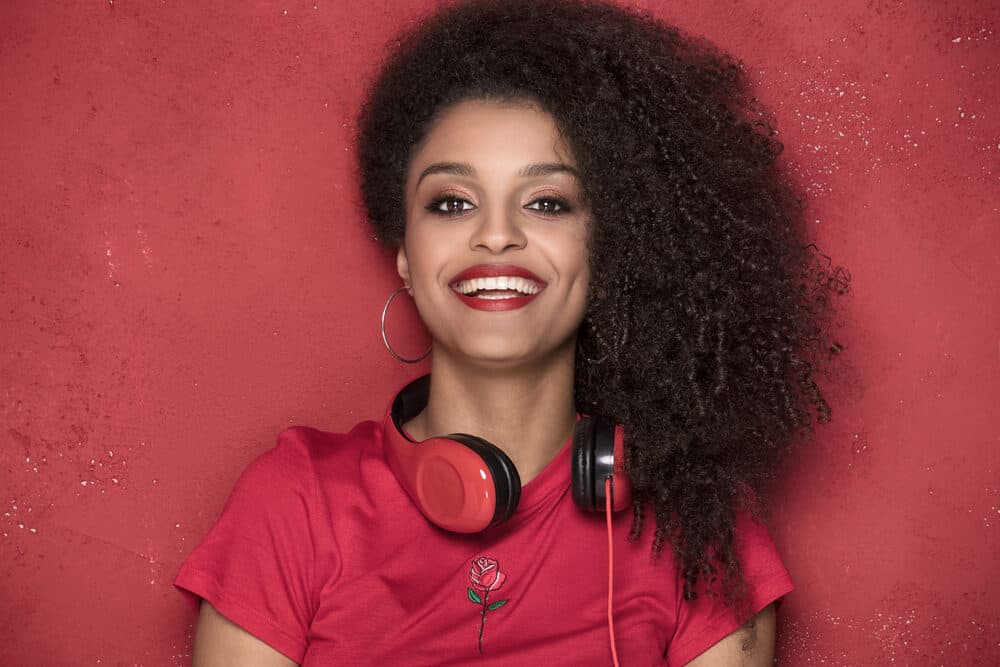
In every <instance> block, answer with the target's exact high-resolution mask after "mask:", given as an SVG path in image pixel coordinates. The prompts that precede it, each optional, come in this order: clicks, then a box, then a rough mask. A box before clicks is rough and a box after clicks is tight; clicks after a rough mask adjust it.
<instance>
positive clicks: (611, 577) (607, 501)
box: [604, 477, 619, 667]
mask: <svg viewBox="0 0 1000 667" xmlns="http://www.w3.org/2000/svg"><path fill="white" fill-rule="evenodd" d="M604 515H605V516H606V517H607V520H608V634H609V635H610V636H611V662H612V664H613V665H614V667H619V664H618V649H617V647H616V646H615V618H614V613H613V612H612V606H611V601H612V599H613V597H614V596H613V593H614V589H615V549H614V543H613V542H612V539H611V478H610V477H607V478H605V480H604Z"/></svg>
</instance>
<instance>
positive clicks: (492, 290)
mask: <svg viewBox="0 0 1000 667" xmlns="http://www.w3.org/2000/svg"><path fill="white" fill-rule="evenodd" d="M546 285H547V283H546V282H545V281H544V280H542V279H541V278H539V277H538V276H537V275H535V274H534V273H532V272H531V271H528V270H527V269H525V268H524V267H521V266H517V265H514V264H477V265H476V266H471V267H469V268H467V269H465V270H464V271H462V272H461V273H459V274H458V275H457V276H455V277H454V278H452V279H451V282H450V283H449V286H450V287H451V289H452V292H453V293H454V294H455V296H457V297H458V298H459V300H461V301H462V303H464V304H465V305H467V306H469V307H470V308H475V309H476V310H487V311H498V310H516V309H518V308H523V307H524V306H526V305H528V304H529V303H531V301H532V300H534V298H535V297H536V296H538V295H539V294H540V293H541V292H542V290H544V289H545V286H546Z"/></svg>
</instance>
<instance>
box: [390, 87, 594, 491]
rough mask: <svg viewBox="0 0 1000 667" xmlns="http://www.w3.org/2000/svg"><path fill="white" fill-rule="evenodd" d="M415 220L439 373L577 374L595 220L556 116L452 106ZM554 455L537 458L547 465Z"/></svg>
mask: <svg viewBox="0 0 1000 667" xmlns="http://www.w3.org/2000/svg"><path fill="white" fill-rule="evenodd" d="M406 216H407V226H406V233H405V237H404V240H403V243H402V244H401V245H400V247H399V251H398V255H397V265H398V269H399V275H400V277H401V278H402V279H403V282H404V283H406V284H409V285H410V286H411V292H412V294H413V297H414V299H415V301H416V305H417V309H418V310H419V312H420V316H421V318H422V319H423V321H424V322H425V323H426V324H427V326H428V329H429V330H430V332H431V336H432V338H433V340H434V358H435V362H436V363H447V364H448V365H452V364H458V365H460V366H461V367H462V368H461V369H456V371H455V372H454V373H455V374H462V375H468V374H470V373H471V374H475V373H476V372H477V371H476V369H478V368H486V367H489V368H491V370H494V371H495V370H499V369H501V368H514V367H516V366H525V365H528V366H533V367H537V371H536V372H537V373H538V374H539V375H543V376H544V375H547V374H548V372H549V369H544V370H543V369H542V366H543V365H547V366H549V367H552V366H553V365H556V366H560V367H562V368H564V369H565V370H566V371H569V370H571V369H572V366H573V351H574V347H575V336H576V331H577V329H578V328H579V326H580V322H581V321H582V319H583V315H584V311H585V309H586V302H587V291H588V287H589V283H590V273H589V267H588V264H587V260H588V234H589V229H590V220H589V216H590V213H589V210H588V209H587V207H586V206H584V205H583V201H582V193H581V187H580V183H579V181H578V179H577V177H576V175H575V163H574V161H573V159H572V156H571V155H570V154H569V151H568V149H567V148H566V145H565V142H563V141H562V140H561V138H560V136H559V131H558V129H557V128H556V124H555V121H554V120H553V118H552V117H551V116H550V115H549V114H547V113H545V112H544V111H542V110H541V109H540V108H538V107H537V106H533V105H528V104H525V103H521V104H515V103H510V102H505V103H499V102H487V101H480V100H470V101H465V102H461V103H458V104H456V105H454V106H453V107H452V108H450V109H449V110H448V111H447V112H445V113H444V114H442V116H441V117H440V118H439V119H438V120H437V121H436V123H435V124H434V125H433V127H432V128H431V129H430V132H429V133H428V136H427V137H426V139H425V140H424V142H423V144H422V145H421V146H420V148H419V150H418V151H416V152H415V153H414V155H413V158H412V160H411V163H410V167H409V170H408V177H407V184H406ZM501 281H502V283H503V285H502V286H501V285H500V283H501ZM529 306H530V307H529ZM466 366H471V368H465V367H466ZM437 370H444V369H439V368H435V371H437ZM446 372H448V373H449V375H450V374H452V372H451V371H446ZM434 375H435V377H436V376H437V373H435V374H434ZM567 380H568V381H569V382H568V386H569V387H572V378H571V377H567ZM432 396H433V394H432ZM565 412H567V411H566V410H565V406H564V413H565ZM570 412H571V411H570ZM477 430H478V429H477ZM560 442H561V439H560ZM549 444H550V445H551V447H555V446H557V445H558V444H559V442H552V443H549ZM553 453H554V452H553V451H552V450H551V449H550V450H549V451H548V452H544V451H543V452H538V453H537V454H538V457H539V461H538V463H543V462H547V461H548V460H549V459H551V457H552V454H553ZM524 456H529V455H528V452H524V455H522V453H520V452H516V453H515V457H517V458H524ZM515 460H516V458H515ZM535 467H537V465H536V466H535ZM522 474H523V473H522Z"/></svg>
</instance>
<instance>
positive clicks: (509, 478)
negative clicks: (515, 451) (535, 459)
mask: <svg viewBox="0 0 1000 667" xmlns="http://www.w3.org/2000/svg"><path fill="white" fill-rule="evenodd" d="M447 437H448V438H450V439H452V440H455V441H457V442H460V443H462V444H463V445H465V446H466V447H468V448H469V449H471V450H472V451H474V452H475V453H476V454H478V455H479V458H481V459H482V460H483V462H484V463H486V467H487V468H489V470H490V474H491V475H493V485H494V487H495V489H496V494H497V495H496V509H495V510H494V512H493V521H492V522H490V525H491V526H493V525H496V524H498V523H502V522H504V521H506V520H507V519H509V518H510V517H511V516H512V515H513V514H514V510H516V509H517V503H518V501H519V500H521V476H520V475H518V474H517V468H515V467H514V462H513V461H511V460H510V457H509V456H507V455H506V454H505V453H504V451H503V450H502V449H500V448H499V447H497V446H496V445H494V444H493V443H491V442H488V441H486V440H483V439H482V438H480V437H478V436H475V435H469V434H468V433H452V434H451V435H449V436H447Z"/></svg>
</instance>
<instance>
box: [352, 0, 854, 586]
mask: <svg viewBox="0 0 1000 667" xmlns="http://www.w3.org/2000/svg"><path fill="white" fill-rule="evenodd" d="M465 99H497V100H525V101H530V102H532V103H535V104H537V105H539V106H540V107H541V108H542V109H544V110H545V111H547V112H548V113H550V114H551V115H552V116H553V118H554V119H555V121H556V124H557V126H558V127H559V129H560V131H561V132H562V135H563V136H564V138H565V140H566V141H567V144H568V145H569V147H570V149H571V151H572V153H573V155H574V157H575V158H576V161H577V165H578V168H579V171H580V173H581V179H582V186H583V192H584V197H585V199H586V202H587V204H588V205H589V206H590V210H591V212H592V215H593V219H592V224H593V227H592V233H591V254H590V265H591V271H592V274H591V275H592V283H591V290H590V297H589V304H588V309H587V316H586V319H585V321H584V323H583V324H582V325H581V328H580V331H579V334H578V337H577V345H578V348H577V354H576V375H575V382H576V387H575V391H576V401H577V406H578V408H579V409H580V410H582V411H585V412H590V413H597V414H604V415H608V416H610V417H613V418H614V419H616V420H617V421H618V423H621V424H623V425H625V427H626V432H627V450H626V463H627V469H628V472H629V475H630V478H631V481H632V486H633V495H634V502H635V504H634V522H633V528H632V534H631V538H632V539H636V538H637V537H638V536H639V534H640V532H641V530H642V526H643V523H644V521H643V519H644V517H645V516H646V514H647V512H646V508H651V509H652V514H653V515H654V516H655V520H656V529H655V533H654V539H653V545H652V548H653V551H654V553H659V552H660V551H661V549H662V547H663V544H664V542H667V543H669V544H670V545H671V548H672V549H673V552H674V555H675V559H676V561H677V563H678V566H679V567H680V568H681V572H682V573H683V576H684V578H685V595H686V597H688V598H689V599H690V598H693V597H695V596H696V595H697V591H698V590H711V591H713V593H714V592H715V591H716V589H717V586H716V584H718V585H721V586H722V588H723V591H724V593H725V597H726V598H727V599H728V600H729V601H731V602H734V601H737V600H738V599H741V598H742V596H743V593H744V580H743V574H742V569H741V566H740V563H739V559H738V558H737V557H736V554H735V549H734V541H733V537H734V523H735V517H736V512H737V511H738V510H739V509H740V508H747V509H748V510H749V511H751V513H753V514H754V515H755V516H759V514H760V509H761V498H762V495H761V491H762V486H764V484H765V483H766V482H767V481H768V480H769V479H770V478H771V477H772V475H773V472H774V470H775V468H776V466H777V464H778V461H779V457H780V455H781V454H782V453H783V452H784V451H785V450H786V449H787V448H788V447H789V446H790V445H791V444H792V443H793V442H795V441H796V440H798V439H799V438H800V437H803V436H805V435H807V434H808V432H810V431H811V424H812V416H813V412H815V414H816V415H817V416H818V420H819V421H820V422H825V421H827V420H828V419H829V416H830V408H829V406H828V404H827V403H826V401H825V400H824V398H823V395H822V393H821V391H820V389H819V387H818V386H817V384H816V382H815V381H814V376H815V375H816V374H817V373H818V372H819V371H820V367H821V365H822V362H824V360H829V357H830V355H831V354H832V351H834V350H838V349H840V346H839V345H838V344H836V343H831V342H830V328H831V324H830V322H831V319H830V317H829V315H830V314H831V310H832V305H833V304H832V299H831V295H834V294H838V293H841V294H842V293H844V292H845V291H846V290H847V288H848V283H849V280H850V277H849V275H848V274H847V272H846V271H844V270H843V269H841V268H840V267H837V268H836V269H831V266H830V263H829V258H825V256H823V255H821V254H820V253H819V252H818V250H817V249H816V247H815V245H813V244H811V243H809V242H808V241H807V230H806V225H805V224H804V216H803V215H802V210H803V200H802V198H801V197H800V196H799V195H798V194H797V193H796V191H795V189H794V187H793V186H792V185H791V184H790V181H789V179H788V178H787V177H786V176H785V175H783V174H782V173H781V171H780V169H779V168H778V167H777V165H776V163H775V157H776V156H777V154H778V153H779V152H780V149H781V145H780V143H778V142H777V141H776V140H775V139H774V132H773V130H772V124H771V123H770V122H769V121H768V120H767V116H766V113H765V112H764V110H763V109H762V108H761V107H760V106H759V105H758V104H757V103H756V101H755V100H754V99H753V98H752V97H751V96H750V93H749V92H748V84H747V82H746V80H745V78H744V76H743V72H742V69H741V67H740V65H739V63H738V62H736V61H734V60H733V59H732V58H731V57H730V56H728V55H726V54H724V53H722V52H720V51H719V50H718V49H717V48H716V47H714V46H713V45H711V44H708V43H705V42H704V41H701V40H697V39H694V38H691V37H689V36H686V35H684V34H682V33H681V32H680V31H679V30H678V29H677V28H675V27H671V26H667V25H664V24H663V23H661V22H659V21H657V20H656V19H655V18H653V17H652V16H650V15H648V14H644V13H641V12H638V11H635V10H629V9H625V8H622V7H618V6H615V5H613V4H608V3H606V2H585V1H579V0H575V1H574V0H558V1H557V0H472V1H471V2H461V3H459V4H457V5H454V6H450V7H447V8H444V9H441V10H439V11H438V12H437V13H436V14H434V15H433V16H431V17H430V18H428V19H427V20H425V21H423V22H420V23H419V24H418V25H417V26H416V28H414V29H413V30H412V31H410V32H409V33H408V34H406V35H404V36H403V37H402V38H401V39H400V41H399V42H397V43H396V44H394V49H393V52H392V53H391V54H390V56H389V58H388V61H387V62H386V63H385V65H384V66H383V68H382V70H381V73H380V75H379V76H378V77H377V79H376V80H375V82H374V84H373V85H372V87H371V89H370V90H369V92H368V96H367V98H366V101H365V103H364V105H363V107H362V109H361V112H360V114H359V118H358V137H357V140H358V160H359V167H360V174H361V194H362V197H363V201H364V204H365V207H366V208H367V212H368V217H369V219H370V221H371V223H372V224H373V225H374V227H375V231H376V236H377V237H378V238H379V239H380V240H381V241H382V242H383V243H385V244H387V245H389V246H391V247H397V246H398V245H399V244H400V243H401V242H402V238H403V233H404V228H405V208H404V183H405V181H406V171H407V165H408V162H409V159H410V157H411V155H412V153H413V151H414V149H415V147H416V146H417V145H418V144H419V143H420V141H421V140H422V139H423V137H424V136H425V134H426V132H427V131H428V128H429V126H430V124H431V123H433V122H434V120H435V119H436V118H438V117H439V116H440V114H441V113H442V112H443V111H444V110H445V109H447V108H448V107H449V106H450V105H452V104H454V103H456V102H458V101H461V100H465ZM699 584H703V585H704V586H703V587H701V586H699Z"/></svg>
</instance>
